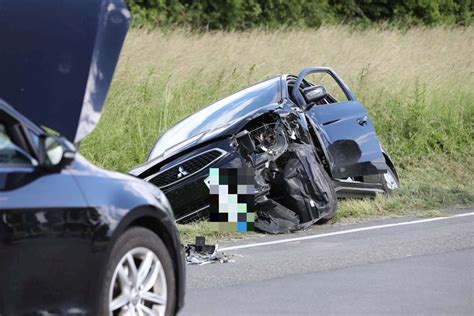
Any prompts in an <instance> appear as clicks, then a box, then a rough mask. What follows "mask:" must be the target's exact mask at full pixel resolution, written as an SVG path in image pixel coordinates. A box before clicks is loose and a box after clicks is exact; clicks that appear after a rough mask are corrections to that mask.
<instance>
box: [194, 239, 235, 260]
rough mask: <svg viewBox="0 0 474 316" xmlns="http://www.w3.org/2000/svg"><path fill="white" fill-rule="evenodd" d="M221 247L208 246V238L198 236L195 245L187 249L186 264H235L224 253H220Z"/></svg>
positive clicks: (216, 245)
mask: <svg viewBox="0 0 474 316" xmlns="http://www.w3.org/2000/svg"><path fill="white" fill-rule="evenodd" d="M218 248H219V245H218V244H215V245H206V238H205V237H203V236H196V241H195V243H194V244H188V245H187V246H186V247H185V253H186V263H187V264H189V265H205V264H209V263H216V262H220V263H229V262H235V261H234V260H231V259H229V257H228V256H227V255H226V254H224V253H219V252H218Z"/></svg>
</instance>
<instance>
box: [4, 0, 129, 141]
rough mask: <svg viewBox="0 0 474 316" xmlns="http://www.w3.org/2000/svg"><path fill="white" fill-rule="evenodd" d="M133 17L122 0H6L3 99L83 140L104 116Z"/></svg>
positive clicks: (43, 121) (50, 126)
mask: <svg viewBox="0 0 474 316" xmlns="http://www.w3.org/2000/svg"><path fill="white" fill-rule="evenodd" d="M52 13H53V14H54V18H52ZM129 20H130V14H129V12H128V10H127V9H126V7H125V4H124V3H123V0H98V1H90V0H88V1H64V0H50V1H37V0H22V1H18V0H3V1H1V2H0V38H1V39H2V41H1V43H0V69H1V74H2V75H1V76H0V98H2V99H4V100H5V101H6V102H7V103H9V104H10V105H12V106H13V107H14V108H15V109H16V110H18V111H19V112H20V113H22V114H23V115H25V116H26V117H28V118H30V119H31V120H32V121H33V122H35V123H36V124H38V125H42V126H46V127H48V128H51V129H53V130H55V131H57V132H59V133H60V134H62V135H63V136H65V137H67V138H68V139H69V140H71V141H73V142H76V143H77V142H79V141H80V140H81V139H82V138H84V137H85V136H86V135H87V134H88V133H90V132H91V131H92V130H93V129H94V127H95V125H96V124H97V122H98V120H99V117H100V112H101V110H102V107H103V104H104V101H105V98H106V95H107V91H108V88H109V86H110V83H111V80H112V76H113V73H114V70H115V66H116V64H117V60H118V57H119V53H120V50H121V48H122V44H123V41H124V39H125V35H126V33H127V30H128V25H129Z"/></svg>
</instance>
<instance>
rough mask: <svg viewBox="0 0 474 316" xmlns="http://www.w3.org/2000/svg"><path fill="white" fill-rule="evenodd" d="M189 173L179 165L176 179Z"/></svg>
mask: <svg viewBox="0 0 474 316" xmlns="http://www.w3.org/2000/svg"><path fill="white" fill-rule="evenodd" d="M188 174H189V172H187V171H186V170H185V169H184V168H183V166H179V167H178V179H181V178H182V177H185V176H187V175H188Z"/></svg>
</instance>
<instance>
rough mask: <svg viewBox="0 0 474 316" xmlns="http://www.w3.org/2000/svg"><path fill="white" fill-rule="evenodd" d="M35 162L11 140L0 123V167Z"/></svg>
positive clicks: (34, 163)
mask: <svg viewBox="0 0 474 316" xmlns="http://www.w3.org/2000/svg"><path fill="white" fill-rule="evenodd" d="M36 164H37V163H36V160H35V159H34V158H32V157H31V156H30V155H29V154H28V153H27V152H26V151H25V150H23V149H21V148H20V147H19V146H17V145H16V144H15V143H14V142H13V141H12V139H11V138H10V137H9V136H8V134H7V130H6V128H5V125H4V124H2V123H0V167H1V166H18V165H20V166H24V165H28V166H31V165H36Z"/></svg>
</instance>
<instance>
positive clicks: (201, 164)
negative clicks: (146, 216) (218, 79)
mask: <svg viewBox="0 0 474 316" xmlns="http://www.w3.org/2000/svg"><path fill="white" fill-rule="evenodd" d="M312 74H323V75H328V76H329V77H330V78H332V79H333V81H334V82H335V83H336V85H337V86H338V88H339V89H340V90H341V91H342V95H344V97H345V100H343V99H341V100H337V99H336V97H335V91H329V90H328V88H327V86H324V85H321V84H318V83H312V82H310V81H309V80H308V78H307V76H308V75H312ZM214 152H215V153H216V154H215V155H212V156H211V155H210V154H209V153H214ZM249 167H251V168H254V169H255V203H256V212H257V219H256V220H255V228H257V229H259V230H261V231H266V232H271V233H281V232H288V231H294V230H298V229H301V228H305V227H307V226H309V225H311V224H313V223H315V222H317V221H327V220H329V219H331V218H332V217H334V215H335V213H336V207H337V198H365V197H373V196H375V194H376V193H390V192H392V191H393V190H392V189H395V188H398V187H399V182H398V176H397V173H396V170H395V167H394V163H393V161H392V159H391V158H390V156H389V155H388V153H387V151H386V150H384V149H383V147H382V146H381V144H380V142H379V140H378V137H377V134H376V133H375V129H374V126H373V124H372V122H371V120H370V118H369V116H368V113H367V111H366V109H365V107H364V106H363V105H362V104H361V103H360V102H359V101H358V100H357V99H356V97H355V95H354V93H353V92H352V91H351V90H350V89H349V87H348V86H347V85H346V84H345V83H344V81H343V80H342V79H341V78H340V77H339V76H338V75H337V74H336V73H335V72H334V71H333V70H331V69H329V68H325V67H312V68H305V69H303V70H302V71H301V73H300V74H299V75H298V76H293V75H281V76H277V77H274V78H271V79H268V80H265V81H263V82H261V83H258V84H256V85H254V86H251V87H249V88H247V89H244V90H241V91H239V92H237V93H235V94H233V95H231V96H229V97H226V98H224V99H222V100H220V101H217V102H216V103H214V104H212V105H210V106H208V107H207V108H204V109H202V110H200V111H199V112H197V113H194V114H192V115H190V116H188V117H187V118H185V119H183V120H181V121H180V122H178V123H177V124H176V125H174V126H173V127H171V128H170V129H169V130H168V131H166V132H165V133H164V134H163V135H161V137H160V138H159V139H158V141H157V142H156V143H155V145H154V146H153V148H152V150H151V151H150V154H149V156H148V159H147V161H146V162H145V163H144V164H142V165H140V166H137V167H136V168H135V169H133V170H132V171H130V173H131V174H133V175H135V176H137V177H139V178H142V179H145V180H146V181H149V182H151V183H154V184H155V185H157V186H158V187H160V188H162V189H163V192H164V193H165V194H166V195H167V197H168V199H169V201H170V203H171V205H172V206H173V210H174V213H175V217H176V219H177V221H178V222H180V223H187V222H191V221H194V220H197V219H206V218H207V217H208V213H209V204H210V201H209V189H208V188H207V186H206V185H205V179H206V178H207V177H208V175H209V168H249ZM180 175H185V176H181V177H180ZM395 183H396V184H397V185H396V186H395ZM163 184H165V185H163ZM391 188H392V189H391ZM183 197H186V198H183Z"/></svg>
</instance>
